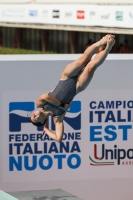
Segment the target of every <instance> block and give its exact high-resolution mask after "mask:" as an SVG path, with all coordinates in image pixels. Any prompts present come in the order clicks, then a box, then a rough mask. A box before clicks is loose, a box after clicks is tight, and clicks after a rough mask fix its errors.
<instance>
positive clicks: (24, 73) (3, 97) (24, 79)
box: [0, 55, 133, 200]
mask: <svg viewBox="0 0 133 200" xmlns="http://www.w3.org/2000/svg"><path fill="white" fill-rule="evenodd" d="M78 57H79V55H46V56H44V55H43V56H0V65H1V67H0V83H1V84H0V101H1V105H0V115H1V117H0V118H1V119H2V120H1V123H0V138H1V140H0V147H1V150H0V160H1V164H0V189H2V190H4V191H21V190H22V191H24V190H27V191H29V190H42V189H43V190H45V189H57V188H61V189H63V190H65V191H67V192H70V193H72V194H74V195H76V196H79V197H81V198H83V199H86V200H88V197H89V198H90V199H93V200H96V199H98V198H101V199H103V200H105V199H108V200H112V199H122V200H125V199H127V198H128V199H129V200H132V196H133V191H132V184H131V183H132V179H133V170H132V167H133V165H132V164H131V165H129V164H128V165H117V161H116V160H114V159H112V160H111V159H110V158H109V159H108V160H105V159H103V160H102V161H101V160H100V162H104V161H108V162H114V163H115V164H114V165H113V166H91V165H90V160H89V156H91V157H92V158H93V159H94V160H95V161H98V160H96V159H95V158H94V144H97V145H98V153H97V156H99V157H100V156H101V145H102V144H105V146H106V149H114V145H117V148H122V149H125V150H127V149H132V141H133V132H132V129H131V130H128V139H127V140H126V141H123V140H122V131H121V130H119V131H118V130H116V131H115V132H116V134H117V138H116V139H115V140H114V141H111V142H108V141H106V140H105V139H104V136H109V137H110V138H111V137H112V136H111V135H109V134H106V133H105V132H104V131H102V133H101V134H100V135H97V136H96V137H98V138H103V139H102V141H101V142H91V141H90V131H89V129H90V126H91V125H96V126H102V130H103V129H104V127H105V126H107V125H113V126H115V127H116V128H117V127H118V125H132V119H133V118H131V120H130V121H131V122H127V121H126V122H109V123H104V121H103V120H104V117H103V119H102V123H97V116H95V118H94V119H95V121H94V123H93V124H92V123H89V111H90V107H89V103H90V102H91V101H96V102H97V103H98V102H99V101H103V102H106V101H116V100H120V101H130V100H133V95H132V91H133V79H132V74H133V68H132V65H133V57H132V55H130V56H128V55H117V56H116V55H109V56H108V58H107V60H106V61H105V62H104V63H103V65H102V66H100V67H99V68H98V69H97V71H96V72H95V75H94V78H93V80H92V82H91V83H90V85H89V87H88V88H87V89H86V90H85V91H84V92H82V93H80V94H79V95H77V96H76V98H75V99H74V100H77V101H81V116H82V118H81V130H80V131H79V130H78V132H81V140H79V142H78V143H79V147H80V149H81V153H79V155H80V157H81V166H80V167H79V168H77V169H73V170H72V169H70V168H68V166H67V165H66V162H65V160H64V161H63V168H62V169H61V170H57V162H56V163H54V165H53V167H52V168H51V169H50V170H47V171H43V170H41V169H40V168H37V170H34V171H30V172H28V171H26V170H25V169H24V168H23V170H22V171H17V170H16V169H15V170H14V171H13V172H10V171H9V164H8V159H9V139H8V135H9V134H11V133H10V131H9V103H10V102H14V101H16V102H19V101H21V102H25V101H33V102H35V101H36V98H37V97H38V96H39V95H41V94H42V93H43V92H44V93H45V92H48V91H50V90H52V89H53V87H54V86H55V85H56V84H57V83H58V81H59V78H60V74H61V72H62V70H63V69H64V67H65V66H66V64H68V63H70V62H72V61H73V60H75V59H77V58H78ZM51 72H52V73H51ZM53 72H54V73H53ZM49 79H51V80H52V81H49ZM97 110H98V109H96V111H97ZM101 110H103V109H101ZM111 110H112V111H113V113H114V115H115V116H116V111H117V109H116V108H115V109H114V110H113V109H111ZM119 110H121V114H122V118H126V112H127V110H131V116H132V117H133V113H132V109H128V108H126V109H123V108H122V107H120V108H119ZM94 111H95V110H94ZM15 112H16V111H15ZM19 112H20V111H19ZM105 112H106V113H107V112H108V109H105ZM21 114H22V113H21V112H20V115H21ZM24 115H25V116H26V112H25V113H24ZM36 130H37V129H36V128H35V127H34V126H32V125H31V124H30V123H29V124H23V125H22V130H21V132H18V133H17V134H23V133H27V134H29V133H37V131H36ZM70 131H71V132H73V130H72V129H71V128H70V127H69V126H68V125H67V123H65V132H66V133H68V132H70ZM39 133H40V132H39ZM12 134H16V133H12ZM48 144H49V142H48ZM15 154H16V152H15V151H14V152H13V155H15ZM66 155H67V154H66ZM67 156H68V155H67ZM131 156H132V154H131ZM122 161H124V162H125V161H129V159H127V158H125V159H123V160H122ZM130 161H132V159H130ZM98 162H99V161H98ZM105 187H106V188H105ZM96 191H97V192H96Z"/></svg>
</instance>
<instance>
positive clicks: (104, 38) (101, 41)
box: [99, 34, 115, 46]
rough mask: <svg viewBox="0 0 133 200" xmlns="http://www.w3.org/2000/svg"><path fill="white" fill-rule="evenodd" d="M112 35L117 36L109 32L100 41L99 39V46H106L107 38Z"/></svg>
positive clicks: (112, 36)
mask: <svg viewBox="0 0 133 200" xmlns="http://www.w3.org/2000/svg"><path fill="white" fill-rule="evenodd" d="M109 37H111V38H113V39H114V38H115V36H114V35H111V34H107V35H106V36H104V37H103V38H102V39H101V40H100V41H99V46H104V45H105V44H107V39H108V38H109Z"/></svg>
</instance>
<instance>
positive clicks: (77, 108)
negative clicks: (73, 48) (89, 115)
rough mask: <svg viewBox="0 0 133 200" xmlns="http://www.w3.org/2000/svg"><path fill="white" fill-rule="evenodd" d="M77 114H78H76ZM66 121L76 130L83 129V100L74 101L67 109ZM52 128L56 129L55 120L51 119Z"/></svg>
mask: <svg viewBox="0 0 133 200" xmlns="http://www.w3.org/2000/svg"><path fill="white" fill-rule="evenodd" d="M75 115H76V116H75ZM64 121H65V122H66V123H67V124H69V126H70V127H71V128H73V129H74V130H80V129H81V101H72V102H71V107H70V109H69V110H67V114H66V116H65V117H64ZM51 129H52V130H55V126H54V122H53V120H52V121H51Z"/></svg>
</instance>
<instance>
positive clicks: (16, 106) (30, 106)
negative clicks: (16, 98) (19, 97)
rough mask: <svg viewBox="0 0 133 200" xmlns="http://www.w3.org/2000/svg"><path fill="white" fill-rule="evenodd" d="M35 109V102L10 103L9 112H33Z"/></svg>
mask: <svg viewBox="0 0 133 200" xmlns="http://www.w3.org/2000/svg"><path fill="white" fill-rule="evenodd" d="M34 107H35V106H34V102H10V104H9V112H11V111H13V110H24V111H33V110H34Z"/></svg>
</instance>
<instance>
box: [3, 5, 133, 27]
mask: <svg viewBox="0 0 133 200" xmlns="http://www.w3.org/2000/svg"><path fill="white" fill-rule="evenodd" d="M132 10H133V6H131V5H130V6H129V5H124V6H120V5H119V6H118V5H117V6H116V5H89V4H76V5H73V4H72V5H71V4H22V5H17V4H5V5H4V4H1V5H0V22H8V23H34V24H39V25H40V24H57V25H58V24H61V25H77V26H78V25H79V26H103V27H119V28H133V23H132V20H133V11H132Z"/></svg>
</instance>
